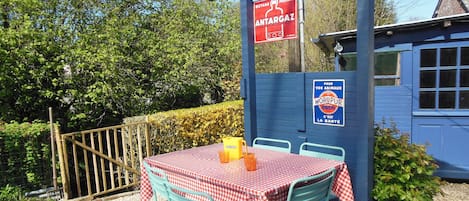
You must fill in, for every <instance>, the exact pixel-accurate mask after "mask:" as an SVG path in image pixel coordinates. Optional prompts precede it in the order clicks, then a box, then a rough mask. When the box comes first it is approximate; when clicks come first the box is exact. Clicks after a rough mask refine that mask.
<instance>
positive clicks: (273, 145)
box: [252, 137, 291, 153]
mask: <svg viewBox="0 0 469 201" xmlns="http://www.w3.org/2000/svg"><path fill="white" fill-rule="evenodd" d="M277 145H279V146H277ZM252 146H253V147H256V148H261V149H269V150H273V151H280V152H285V153H290V152H291V143H290V142H289V141H288V140H279V139H273V138H265V137H257V138H255V139H254V141H253V142H252Z"/></svg>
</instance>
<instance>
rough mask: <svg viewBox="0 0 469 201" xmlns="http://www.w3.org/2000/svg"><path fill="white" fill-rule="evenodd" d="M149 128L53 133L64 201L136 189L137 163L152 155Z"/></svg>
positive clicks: (127, 126)
mask: <svg viewBox="0 0 469 201" xmlns="http://www.w3.org/2000/svg"><path fill="white" fill-rule="evenodd" d="M149 127H150V125H149V123H147V122H143V123H130V124H123V125H118V126H111V127H106V128H99V129H93V130H87V131H81V132H74V133H67V134H60V133H59V131H58V129H55V139H56V142H57V151H58V155H59V163H60V175H61V180H62V186H63V198H64V200H69V199H77V198H78V199H81V198H86V199H93V198H94V197H98V196H103V195H106V194H110V193H113V192H116V191H119V190H124V189H128V188H132V187H137V186H138V185H139V182H140V181H139V177H140V164H141V161H142V160H143V158H144V157H147V156H150V155H152V153H151V150H150V148H151V146H150V134H149Z"/></svg>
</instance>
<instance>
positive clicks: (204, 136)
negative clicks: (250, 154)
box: [124, 101, 244, 154]
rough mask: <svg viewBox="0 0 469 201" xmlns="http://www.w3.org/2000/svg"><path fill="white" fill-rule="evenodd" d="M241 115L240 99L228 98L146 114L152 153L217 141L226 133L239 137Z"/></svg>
mask: <svg viewBox="0 0 469 201" xmlns="http://www.w3.org/2000/svg"><path fill="white" fill-rule="evenodd" d="M243 114H244V107H243V101H229V102H223V103H218V104H213V105H207V106H202V107H197V108H188V109H179V110H171V111H166V112H158V113H156V114H152V115H149V116H148V117H147V118H148V121H149V122H151V127H150V133H151V136H152V138H151V139H152V140H151V147H152V149H153V153H154V154H161V153H167V152H172V151H176V150H182V149H187V148H191V147H197V146H204V145H208V144H213V143H219V142H221V140H222V138H223V137H226V136H236V137H242V136H243V135H244V123H243ZM140 121H143V117H141V116H140V117H131V118H126V119H124V122H125V123H132V122H140Z"/></svg>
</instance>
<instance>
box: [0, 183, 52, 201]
mask: <svg viewBox="0 0 469 201" xmlns="http://www.w3.org/2000/svg"><path fill="white" fill-rule="evenodd" d="M0 201H52V199H48V198H31V197H25V196H24V191H23V189H21V188H20V187H18V186H11V185H9V184H7V185H6V186H5V187H3V188H1V189H0Z"/></svg>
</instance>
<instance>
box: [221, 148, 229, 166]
mask: <svg viewBox="0 0 469 201" xmlns="http://www.w3.org/2000/svg"><path fill="white" fill-rule="evenodd" d="M218 157H219V158H220V163H228V162H230V152H229V151H225V150H220V151H218Z"/></svg>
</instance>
